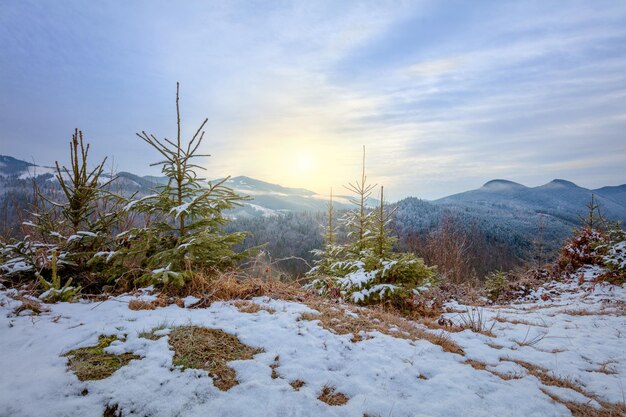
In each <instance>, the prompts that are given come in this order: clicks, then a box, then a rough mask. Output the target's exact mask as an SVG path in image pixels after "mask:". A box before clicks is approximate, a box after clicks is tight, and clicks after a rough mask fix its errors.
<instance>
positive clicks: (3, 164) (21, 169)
mask: <svg viewBox="0 0 626 417" xmlns="http://www.w3.org/2000/svg"><path fill="white" fill-rule="evenodd" d="M52 170H53V168H51V167H42V166H38V165H35V164H32V163H30V162H26V161H22V160H19V159H16V158H13V157H12V156H7V155H0V176H2V177H13V176H14V177H21V178H25V177H30V176H33V175H42V174H49V173H51V172H52Z"/></svg>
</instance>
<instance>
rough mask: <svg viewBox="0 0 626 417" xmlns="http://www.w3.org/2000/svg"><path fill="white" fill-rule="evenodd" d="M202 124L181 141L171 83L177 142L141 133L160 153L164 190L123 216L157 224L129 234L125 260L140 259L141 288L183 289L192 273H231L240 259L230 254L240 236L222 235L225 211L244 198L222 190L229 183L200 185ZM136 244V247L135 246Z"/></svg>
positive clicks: (134, 204) (159, 189)
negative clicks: (137, 214)
mask: <svg viewBox="0 0 626 417" xmlns="http://www.w3.org/2000/svg"><path fill="white" fill-rule="evenodd" d="M207 121H208V119H205V120H204V121H203V122H202V124H201V125H200V127H199V128H198V129H197V130H196V132H195V134H194V135H193V136H192V138H191V139H190V140H189V141H186V142H185V141H184V140H183V139H182V138H181V122H180V106H179V84H178V83H176V125H177V133H176V140H174V141H172V140H169V139H167V138H164V139H157V138H156V136H155V135H152V134H148V133H146V132H145V131H142V132H141V133H137V136H138V137H139V138H141V139H142V140H143V141H144V142H146V143H147V144H148V145H150V146H151V147H152V148H153V149H155V150H156V151H158V152H159V154H160V155H161V157H162V160H160V161H159V162H156V163H154V164H152V165H156V166H161V172H162V173H163V174H164V175H165V176H166V177H167V180H168V181H167V184H165V185H163V186H159V187H157V189H156V191H157V193H156V194H154V195H151V196H147V197H144V198H141V199H139V200H135V201H132V202H131V203H129V205H128V206H127V210H129V211H135V212H140V213H149V214H151V215H153V216H155V218H156V221H155V222H154V224H153V225H151V226H150V227H145V228H142V229H135V230H133V231H131V232H129V234H128V235H129V239H130V242H132V243H130V244H129V247H130V248H129V249H128V251H127V252H128V253H129V254H133V253H134V254H136V253H137V252H138V251H142V252H143V253H144V254H145V257H146V258H145V262H143V268H144V269H147V272H146V273H145V274H143V275H142V277H141V279H140V282H142V283H155V284H164V285H176V286H182V285H184V283H185V281H186V280H187V279H188V278H189V277H190V276H191V274H192V271H197V270H203V271H209V272H210V271H215V270H222V269H225V268H229V267H232V266H233V265H234V264H235V262H236V261H237V260H239V259H241V257H242V256H243V255H242V254H237V253H235V252H234V251H233V250H232V246H233V245H235V244H237V243H239V242H241V241H242V240H243V238H244V237H245V235H246V234H245V233H241V232H239V233H230V234H227V233H224V232H223V230H222V226H223V225H224V224H226V223H227V218H226V217H225V216H224V213H223V212H224V211H225V210H228V209H231V208H233V207H235V206H236V205H240V202H241V201H242V200H245V199H246V198H245V197H242V196H240V195H238V194H236V193H235V192H234V191H233V190H231V189H230V188H228V187H226V186H224V183H225V182H226V181H227V180H228V178H229V177H227V178H224V179H221V180H218V181H216V182H210V181H208V182H205V181H206V180H205V179H204V178H200V177H199V176H198V171H199V170H204V169H205V168H203V167H202V166H200V165H198V164H197V163H196V161H197V159H198V158H200V157H206V156H210V155H205V154H201V153H200V152H199V149H200V146H201V144H202V143H203V142H202V141H203V139H204V134H205V132H204V130H203V129H204V126H205V125H206V123H207ZM135 243H136V245H135Z"/></svg>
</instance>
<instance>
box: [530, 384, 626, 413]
mask: <svg viewBox="0 0 626 417" xmlns="http://www.w3.org/2000/svg"><path fill="white" fill-rule="evenodd" d="M540 389H541V392H543V393H544V394H546V395H547V396H548V397H550V399H552V401H555V402H557V403H560V404H563V405H564V406H565V407H567V409H568V410H569V411H570V412H571V413H572V415H573V416H574V417H620V416H624V415H626V407H625V406H624V404H609V403H603V404H601V407H600V408H595V407H593V406H592V405H591V404H587V403H578V402H575V401H568V400H565V399H563V398H560V397H558V396H556V395H554V394H553V393H551V392H549V391H548V390H546V389H543V388H540Z"/></svg>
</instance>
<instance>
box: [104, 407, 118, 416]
mask: <svg viewBox="0 0 626 417" xmlns="http://www.w3.org/2000/svg"><path fill="white" fill-rule="evenodd" d="M119 413H120V412H119V410H118V405H117V404H115V405H107V406H106V408H105V409H104V413H103V414H102V417H118V416H119V415H120V414H119Z"/></svg>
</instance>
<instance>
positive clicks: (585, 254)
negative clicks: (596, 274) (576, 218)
mask: <svg viewBox="0 0 626 417" xmlns="http://www.w3.org/2000/svg"><path fill="white" fill-rule="evenodd" d="M607 243H608V240H607V237H606V235H605V234H604V232H602V231H601V230H599V229H592V228H591V227H588V226H585V227H583V228H582V229H581V230H580V231H579V232H577V233H576V234H575V235H574V236H573V237H572V238H570V239H569V240H568V241H566V242H565V244H564V245H563V247H562V248H561V253H560V255H559V259H558V265H559V267H560V269H561V270H565V271H568V272H573V271H574V270H576V269H577V268H580V267H581V266H583V265H594V264H598V263H599V262H600V261H601V254H600V253H598V248H600V247H601V246H602V245H605V244H607Z"/></svg>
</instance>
